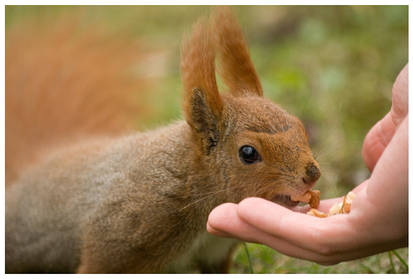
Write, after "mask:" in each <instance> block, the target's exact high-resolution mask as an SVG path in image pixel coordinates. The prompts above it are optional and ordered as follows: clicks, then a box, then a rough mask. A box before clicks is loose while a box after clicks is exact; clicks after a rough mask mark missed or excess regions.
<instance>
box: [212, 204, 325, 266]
mask: <svg viewBox="0 0 413 279" xmlns="http://www.w3.org/2000/svg"><path fill="white" fill-rule="evenodd" d="M237 207H238V206H237V205H236V204H230V203H227V204H222V205H220V206H218V207H216V208H215V209H214V210H213V211H212V212H211V213H210V215H209V218H208V223H207V230H208V232H210V233H212V234H215V235H218V236H224V237H235V238H239V239H242V240H244V241H247V242H256V243H262V244H265V245H267V246H270V247H271V248H273V249H275V250H277V251H278V252H280V253H282V254H285V255H287V256H290V257H295V258H299V259H305V260H311V261H315V262H318V263H323V264H330V263H332V262H331V260H330V258H329V257H325V256H323V255H321V254H320V253H317V252H312V251H308V250H306V249H303V248H301V247H298V246H296V245H294V244H292V243H289V242H288V241H285V240H282V239H278V238H276V237H273V236H272V235H270V234H267V233H265V232H263V231H260V230H258V229H257V228H254V227H253V226H251V225H249V224H248V223H246V222H244V221H243V220H242V219H240V218H239V216H238V214H237Z"/></svg>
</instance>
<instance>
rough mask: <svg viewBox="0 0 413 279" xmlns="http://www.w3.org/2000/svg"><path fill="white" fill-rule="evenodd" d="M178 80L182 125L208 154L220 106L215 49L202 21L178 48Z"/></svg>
mask: <svg viewBox="0 0 413 279" xmlns="http://www.w3.org/2000/svg"><path fill="white" fill-rule="evenodd" d="M181 76H182V82H183V85H184V88H185V93H184V102H183V109H184V113H185V118H186V121H187V123H188V124H189V125H190V126H191V128H192V129H193V130H194V131H195V132H196V134H198V135H199V136H200V139H201V141H202V142H203V143H204V144H203V145H205V147H206V148H207V149H206V150H207V151H208V150H210V147H211V146H215V145H216V143H217V140H218V136H217V135H218V123H219V122H220V119H221V114H222V109H223V102H222V99H221V96H220V95H219V92H218V86H217V82H216V78H215V48H214V45H213V40H212V36H211V34H210V30H209V29H208V28H207V26H206V21H205V20H204V19H201V20H199V21H198V22H197V23H196V24H195V26H194V28H193V31H192V35H191V37H190V39H188V40H186V41H185V42H184V44H183V46H182V51H181ZM208 152H209V151H208Z"/></svg>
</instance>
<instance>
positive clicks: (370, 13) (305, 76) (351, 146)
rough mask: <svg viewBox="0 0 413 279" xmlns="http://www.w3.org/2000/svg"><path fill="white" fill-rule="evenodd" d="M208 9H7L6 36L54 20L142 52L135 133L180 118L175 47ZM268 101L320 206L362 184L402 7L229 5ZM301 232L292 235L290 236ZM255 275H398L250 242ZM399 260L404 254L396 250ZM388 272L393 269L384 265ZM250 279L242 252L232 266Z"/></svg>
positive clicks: (404, 20) (372, 261)
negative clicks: (313, 170)
mask: <svg viewBox="0 0 413 279" xmlns="http://www.w3.org/2000/svg"><path fill="white" fill-rule="evenodd" d="M209 11H210V7H208V6H132V7H130V6H6V34H7V30H8V29H9V28H10V27H11V26H13V25H15V24H21V23H23V24H29V23H30V22H37V23H44V26H45V28H47V26H52V25H53V24H54V22H55V21H56V20H58V19H59V18H60V17H62V16H68V15H69V16H70V17H75V18H77V20H78V21H79V23H80V24H79V28H81V29H85V30H87V29H90V28H95V26H100V27H101V29H102V30H104V31H105V32H106V33H107V34H108V36H109V35H110V36H112V38H113V37H116V36H120V34H121V35H122V36H123V37H128V38H130V39H131V40H133V41H138V42H139V44H140V46H141V47H140V49H139V51H140V52H141V55H142V54H143V55H142V59H140V61H139V63H138V64H137V65H132V69H133V71H134V73H135V74H136V76H138V77H139V78H144V79H145V80H146V81H149V83H150V86H148V87H147V89H146V91H145V94H142V93H141V92H140V93H139V94H140V98H139V102H141V104H143V105H144V107H145V108H147V109H146V110H145V112H144V113H141V114H140V115H139V117H137V119H136V127H137V128H138V129H150V128H153V127H157V126H160V125H164V124H167V123H169V122H171V121H172V120H175V119H178V118H181V117H182V116H181V112H180V102H181V99H180V96H181V92H182V85H181V83H180V76H179V52H180V49H179V48H180V42H181V38H182V36H183V34H184V33H187V32H189V31H190V28H191V25H192V23H194V22H195V21H196V19H197V18H199V17H200V16H202V15H207V14H208V12H209ZM233 11H234V13H235V14H236V16H237V17H238V19H239V21H240V23H241V25H242V27H243V30H244V33H245V36H246V39H247V42H248V45H249V47H250V51H251V56H252V59H253V61H254V63H255V66H256V69H257V72H258V74H259V76H260V78H261V82H262V84H263V87H264V93H265V95H266V97H267V98H270V99H272V100H273V101H275V102H277V103H279V104H280V105H281V106H282V107H284V108H285V109H286V110H287V111H289V112H290V113H292V114H295V115H297V116H298V117H299V118H300V119H301V120H302V121H303V123H304V124H305V126H306V127H307V129H308V132H309V136H310V144H311V146H312V149H313V152H314V154H315V156H316V159H317V160H318V161H319V163H320V166H321V169H322V177H321V179H320V181H319V182H318V183H317V184H318V185H317V186H316V188H318V189H320V190H321V193H322V198H329V197H336V196H340V195H344V194H345V193H347V192H348V191H349V190H350V189H352V188H353V187H355V186H356V185H358V184H359V183H360V182H361V181H363V180H364V179H365V178H367V177H368V176H369V172H368V170H367V169H366V168H365V166H364V164H363V160H362V157H361V152H360V151H361V147H362V143H363V138H364V136H365V135H366V133H367V132H368V130H369V129H370V128H371V127H372V126H373V125H374V123H376V122H377V121H378V120H379V119H381V118H382V117H383V116H384V115H385V114H386V113H387V111H389V109H390V107H391V88H392V84H393V81H394V80H395V78H396V76H397V74H398V73H399V71H400V70H401V69H402V68H403V67H404V65H405V64H406V63H407V60H408V7H407V6H235V7H233ZM297 229H299V227H298V228H297ZM248 247H249V251H250V254H251V261H252V266H253V269H254V272H256V273H394V272H396V273H406V272H407V268H406V267H405V266H404V265H403V264H402V263H401V262H400V260H399V259H398V258H397V257H395V256H392V257H391V258H390V257H389V254H388V253H383V254H380V255H376V256H372V257H368V258H365V259H362V260H355V261H351V262H346V263H341V264H338V265H334V266H329V267H325V266H320V265H317V264H314V263H310V262H307V261H302V260H297V259H293V258H290V257H287V256H284V255H281V254H279V253H277V252H275V251H273V250H271V249H269V248H266V247H264V246H262V245H257V244H248ZM397 252H398V253H399V254H400V255H401V257H402V258H403V259H404V260H406V261H407V257H408V251H407V249H399V250H398V251H397ZM391 259H392V261H393V265H392V261H391ZM231 271H232V272H234V273H246V272H248V261H247V256H246V253H245V250H244V248H243V247H242V246H241V247H240V248H239V249H238V250H237V252H236V254H235V256H234V265H233V267H232V270H231Z"/></svg>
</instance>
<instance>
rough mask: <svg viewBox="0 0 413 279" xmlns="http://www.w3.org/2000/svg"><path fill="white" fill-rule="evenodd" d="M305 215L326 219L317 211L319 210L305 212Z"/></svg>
mask: <svg viewBox="0 0 413 279" xmlns="http://www.w3.org/2000/svg"><path fill="white" fill-rule="evenodd" d="M307 214H308V215H311V216H315V217H318V218H326V217H328V215H327V214H325V213H324V212H321V211H319V210H317V209H315V208H311V209H310V211H308V212H307Z"/></svg>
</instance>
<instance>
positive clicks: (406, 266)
mask: <svg viewBox="0 0 413 279" xmlns="http://www.w3.org/2000/svg"><path fill="white" fill-rule="evenodd" d="M392 252H393V254H394V255H395V256H396V257H397V258H398V259H399V261H400V262H401V263H402V264H403V265H404V267H405V268H406V269H407V270H409V265H408V264H407V263H406V262H405V261H404V260H403V258H402V257H400V255H399V253H397V252H396V251H392Z"/></svg>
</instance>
